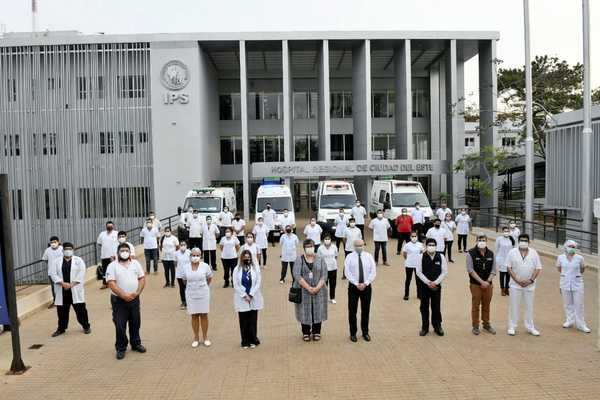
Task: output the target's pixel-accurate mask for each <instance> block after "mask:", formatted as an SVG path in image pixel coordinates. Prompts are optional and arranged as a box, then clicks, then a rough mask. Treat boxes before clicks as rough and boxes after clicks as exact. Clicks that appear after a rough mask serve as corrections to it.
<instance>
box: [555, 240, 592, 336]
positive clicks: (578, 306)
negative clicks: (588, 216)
mask: <svg viewBox="0 0 600 400" xmlns="http://www.w3.org/2000/svg"><path fill="white" fill-rule="evenodd" d="M564 247H565V254H561V255H559V256H558V257H557V259H556V268H558V272H559V273H560V292H561V294H562V298H563V305H564V308H565V323H564V324H563V328H570V327H572V326H573V325H574V324H575V325H576V327H577V329H578V330H580V331H581V332H585V333H589V332H591V330H590V328H588V326H587V324H586V323H585V318H584V312H583V305H584V296H583V271H584V270H585V263H584V262H583V257H582V256H581V255H579V254H577V243H576V242H575V241H574V240H567V241H566V242H565V245H564Z"/></svg>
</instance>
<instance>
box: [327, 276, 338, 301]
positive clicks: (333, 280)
mask: <svg viewBox="0 0 600 400" xmlns="http://www.w3.org/2000/svg"><path fill="white" fill-rule="evenodd" d="M336 285H337V269H334V270H333V271H327V286H328V287H329V298H330V299H331V300H335V287H336Z"/></svg>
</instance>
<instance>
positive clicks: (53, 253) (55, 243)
mask: <svg viewBox="0 0 600 400" xmlns="http://www.w3.org/2000/svg"><path fill="white" fill-rule="evenodd" d="M62 256H63V248H62V246H61V245H60V239H59V238H58V236H50V241H49V245H48V247H47V248H46V250H44V254H42V260H43V261H45V262H46V269H47V270H48V281H49V282H50V289H51V290H52V300H55V299H56V294H55V293H54V282H53V281H52V274H51V272H52V271H51V270H50V268H52V267H53V266H52V264H53V262H54V260H57V259H59V258H62ZM53 306H54V301H52V303H51V304H50V305H49V306H48V308H52V307H53Z"/></svg>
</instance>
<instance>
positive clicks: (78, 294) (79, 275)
mask: <svg viewBox="0 0 600 400" xmlns="http://www.w3.org/2000/svg"><path fill="white" fill-rule="evenodd" d="M62 263H63V258H62V257H61V258H57V259H55V260H54V262H53V263H52V266H51V268H50V278H51V279H52V282H54V293H55V294H56V297H55V299H54V305H56V306H62V305H63V293H62V291H63V289H62V286H61V285H60V284H61V283H62V282H63V273H62ZM70 279H71V284H73V283H75V282H79V284H78V285H75V286H74V287H72V288H71V289H70V290H71V294H72V296H73V304H79V303H85V289H84V285H85V262H84V261H83V260H82V259H81V258H80V257H77V256H73V257H72V259H71V276H70Z"/></svg>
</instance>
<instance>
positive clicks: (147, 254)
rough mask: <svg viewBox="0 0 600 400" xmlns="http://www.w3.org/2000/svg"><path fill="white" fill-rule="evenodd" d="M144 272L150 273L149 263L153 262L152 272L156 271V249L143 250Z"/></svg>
mask: <svg viewBox="0 0 600 400" xmlns="http://www.w3.org/2000/svg"><path fill="white" fill-rule="evenodd" d="M144 258H145V259H146V272H147V273H150V261H152V260H154V272H156V271H158V249H144Z"/></svg>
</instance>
